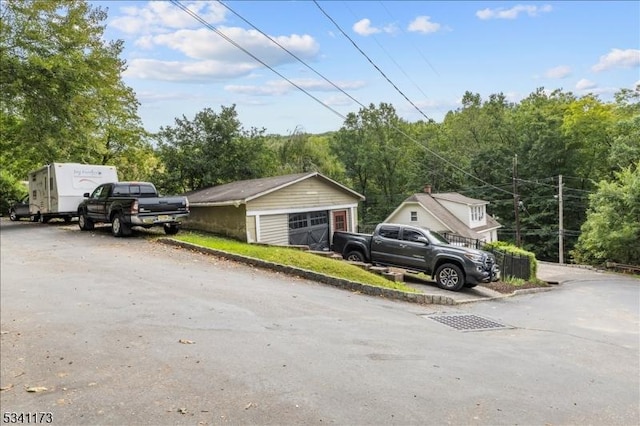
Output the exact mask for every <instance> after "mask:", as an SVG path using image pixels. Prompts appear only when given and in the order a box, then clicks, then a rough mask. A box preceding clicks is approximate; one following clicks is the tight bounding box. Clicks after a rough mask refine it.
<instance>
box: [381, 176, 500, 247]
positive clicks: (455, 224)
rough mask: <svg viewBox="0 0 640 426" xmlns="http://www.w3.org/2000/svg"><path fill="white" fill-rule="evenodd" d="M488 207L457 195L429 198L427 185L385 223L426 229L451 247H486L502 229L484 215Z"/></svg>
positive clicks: (479, 201) (397, 209)
mask: <svg viewBox="0 0 640 426" xmlns="http://www.w3.org/2000/svg"><path fill="white" fill-rule="evenodd" d="M488 204H489V202H488V201H484V200H478V199H474V198H469V197H466V196H464V195H462V194H459V193H457V192H445V193H439V194H435V193H434V194H432V193H431V187H430V186H429V185H427V186H425V190H424V192H420V193H417V194H413V195H412V196H410V197H409V198H407V199H406V200H404V201H403V202H402V204H400V206H398V208H396V209H395V210H394V211H393V213H391V214H390V215H389V216H388V217H387V218H386V219H385V222H388V223H400V224H405V225H414V226H420V227H424V228H428V229H431V230H433V231H436V232H438V233H440V234H444V235H445V236H446V237H447V238H448V239H449V241H451V242H455V243H462V242H468V241H472V240H476V241H478V242H483V243H488V242H492V241H497V240H498V229H499V228H501V227H502V225H501V224H500V223H498V221H497V220H495V219H494V218H493V217H491V216H490V215H489V214H487V209H486V207H487V205H488Z"/></svg>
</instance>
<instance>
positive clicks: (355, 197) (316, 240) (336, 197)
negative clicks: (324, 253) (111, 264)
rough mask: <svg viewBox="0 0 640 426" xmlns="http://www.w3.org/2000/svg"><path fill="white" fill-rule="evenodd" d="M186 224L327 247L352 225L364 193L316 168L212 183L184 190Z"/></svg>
mask: <svg viewBox="0 0 640 426" xmlns="http://www.w3.org/2000/svg"><path fill="white" fill-rule="evenodd" d="M184 195H185V196H186V197H187V198H188V200H189V206H190V210H191V213H190V215H189V218H188V220H187V221H186V222H185V224H184V225H185V227H186V228H190V229H197V230H203V231H209V232H214V233H216V234H220V235H224V236H228V237H232V238H235V239H238V240H240V241H245V242H249V243H262V244H272V245H296V246H297V245H304V246H309V247H310V248H311V249H313V250H328V249H329V247H330V244H331V237H332V235H333V232H335V231H355V230H357V223H358V203H359V202H360V201H362V200H364V196H362V195H361V194H359V193H357V192H355V191H353V190H351V189H349V188H347V187H346V186H344V185H342V184H340V183H338V182H336V181H334V180H332V179H330V178H328V177H326V176H324V175H322V174H320V173H317V172H308V173H296V174H291V175H285V176H273V177H267V178H261V179H250V180H243V181H238V182H232V183H228V184H225V185H217V186H212V187H209V188H204V189H200V190H197V191H192V192H189V193H186V194H184Z"/></svg>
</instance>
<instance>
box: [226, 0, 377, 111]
mask: <svg viewBox="0 0 640 426" xmlns="http://www.w3.org/2000/svg"><path fill="white" fill-rule="evenodd" d="M219 3H220V4H221V5H222V6H224V7H225V8H227V10H229V11H230V12H231V13H233V14H234V15H236V16H237V17H238V18H240V19H241V20H242V21H244V22H245V23H246V24H247V25H249V26H251V28H253V29H254V30H256V31H258V32H259V33H260V34H262V35H263V36H264V37H266V38H268V39H269V41H271V42H272V43H274V44H275V45H276V46H278V47H279V48H280V49H282V50H284V51H285V52H287V53H288V54H289V55H291V56H292V57H293V58H294V59H296V60H297V61H298V62H300V63H301V64H302V65H304V66H305V67H306V68H307V69H309V70H310V71H311V72H313V73H314V74H316V75H317V76H318V77H320V78H322V79H323V80H324V81H326V82H327V83H329V84H330V85H331V86H333V87H334V88H336V89H337V90H339V91H340V92H342V93H343V94H344V95H346V96H347V97H349V99H351V100H352V101H353V102H355V103H357V104H358V105H360V106H361V107H362V108H366V106H365V105H363V104H362V103H360V101H358V100H357V99H356V98H354V97H353V96H351V95H350V94H349V93H347V92H346V91H344V90H343V89H342V88H341V87H340V86H338V85H337V84H335V83H334V82H333V81H331V80H329V79H328V78H327V77H325V76H324V75H322V74H321V73H320V72H318V71H317V70H316V69H315V68H313V67H312V66H311V65H309V64H307V63H306V62H305V61H304V60H302V59H301V58H300V57H298V56H297V55H296V54H295V53H293V52H291V51H290V50H289V49H287V48H286V47H284V46H283V45H282V44H280V43H279V42H278V41H277V40H276V39H274V38H273V37H271V36H270V35H268V34H266V33H265V32H264V31H262V30H261V29H260V28H258V27H256V26H255V25H254V24H252V23H251V22H249V21H248V20H247V19H246V18H244V17H243V16H242V15H240V14H239V13H238V12H236V11H235V10H233V9H232V8H231V7H229V6H228V5H227V4H225V3H223V2H222V1H219ZM323 105H325V104H324V103H323ZM341 117H343V118H344V116H342V115H341Z"/></svg>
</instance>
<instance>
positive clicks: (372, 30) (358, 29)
mask: <svg viewBox="0 0 640 426" xmlns="http://www.w3.org/2000/svg"><path fill="white" fill-rule="evenodd" d="M352 29H353V32H355V33H356V34H359V35H361V36H364V37H366V36H370V35H373V34H378V33H387V34H393V33H395V32H397V31H398V27H396V25H395V24H387V25H385V26H384V27H382V28H378V27H374V26H372V25H371V20H369V19H367V18H364V19H361V20H359V21H358V22H356V23H355V24H353V27H352Z"/></svg>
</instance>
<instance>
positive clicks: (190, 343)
mask: <svg viewBox="0 0 640 426" xmlns="http://www.w3.org/2000/svg"><path fill="white" fill-rule="evenodd" d="M178 343H182V344H183V345H193V344H194V343H196V342H194V341H193V340H187V339H180V340H178Z"/></svg>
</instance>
